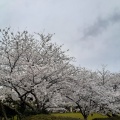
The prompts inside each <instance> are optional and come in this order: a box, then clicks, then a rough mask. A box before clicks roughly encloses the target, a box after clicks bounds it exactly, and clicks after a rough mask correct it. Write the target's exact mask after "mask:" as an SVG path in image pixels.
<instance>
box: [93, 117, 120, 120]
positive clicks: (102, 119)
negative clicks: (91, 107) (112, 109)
mask: <svg viewBox="0 0 120 120" xmlns="http://www.w3.org/2000/svg"><path fill="white" fill-rule="evenodd" d="M93 120H120V117H111V118H95V119H93Z"/></svg>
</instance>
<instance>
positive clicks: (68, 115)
mask: <svg viewBox="0 0 120 120" xmlns="http://www.w3.org/2000/svg"><path fill="white" fill-rule="evenodd" d="M52 115H54V116H56V117H57V116H63V117H72V118H81V119H83V116H82V114H80V113H54V114H52ZM94 118H107V116H105V115H101V114H98V113H94V114H93V116H91V115H89V116H88V120H92V119H94Z"/></svg>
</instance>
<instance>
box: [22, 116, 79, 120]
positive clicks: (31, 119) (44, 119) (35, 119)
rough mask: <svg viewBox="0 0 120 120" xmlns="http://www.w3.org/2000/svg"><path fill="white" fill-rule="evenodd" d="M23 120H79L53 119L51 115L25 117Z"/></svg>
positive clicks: (69, 119)
mask: <svg viewBox="0 0 120 120" xmlns="http://www.w3.org/2000/svg"><path fill="white" fill-rule="evenodd" d="M23 120H80V119H78V118H69V117H55V116H52V115H34V116H29V117H26V118H24V119H23Z"/></svg>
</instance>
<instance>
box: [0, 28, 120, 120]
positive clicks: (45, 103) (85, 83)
mask: <svg viewBox="0 0 120 120" xmlns="http://www.w3.org/2000/svg"><path fill="white" fill-rule="evenodd" d="M0 33H1V35H0V84H1V86H3V87H2V88H1V93H0V94H1V95H2V96H7V98H9V100H11V101H12V102H15V101H19V102H16V104H17V105H18V106H19V110H20V112H21V113H24V111H25V110H26V108H29V109H31V110H33V111H36V112H46V111H47V109H48V108H49V109H50V108H51V107H53V106H54V107H58V106H59V107H60V106H65V105H66V104H67V103H68V102H70V104H71V105H74V106H77V108H78V109H79V110H80V112H81V113H82V115H83V116H84V119H87V117H88V115H89V114H90V113H92V112H101V113H105V114H106V113H108V112H112V113H116V112H119V106H120V104H119V95H120V91H119V87H120V86H119V84H120V80H119V79H120V74H119V73H114V74H113V73H110V71H108V70H106V67H105V66H103V67H102V70H98V71H96V72H93V71H90V70H87V69H86V68H77V67H75V66H74V65H72V64H71V61H72V60H73V58H72V57H69V56H67V55H66V52H65V51H62V50H61V47H62V46H58V45H56V44H53V43H52V42H51V38H52V35H51V34H48V35H44V34H39V33H35V34H34V35H31V34H29V33H28V32H27V31H23V32H17V33H13V32H12V31H11V29H10V28H7V29H3V30H0ZM2 89H4V90H3V91H2ZM30 101H32V103H31V102H30Z"/></svg>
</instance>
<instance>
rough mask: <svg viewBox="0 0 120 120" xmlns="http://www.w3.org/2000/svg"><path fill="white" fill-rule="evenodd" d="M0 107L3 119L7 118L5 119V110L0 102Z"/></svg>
mask: <svg viewBox="0 0 120 120" xmlns="http://www.w3.org/2000/svg"><path fill="white" fill-rule="evenodd" d="M0 108H1V111H2V114H3V117H4V119H5V120H8V119H7V115H6V112H5V109H4V106H3V104H2V103H1V102H0Z"/></svg>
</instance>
